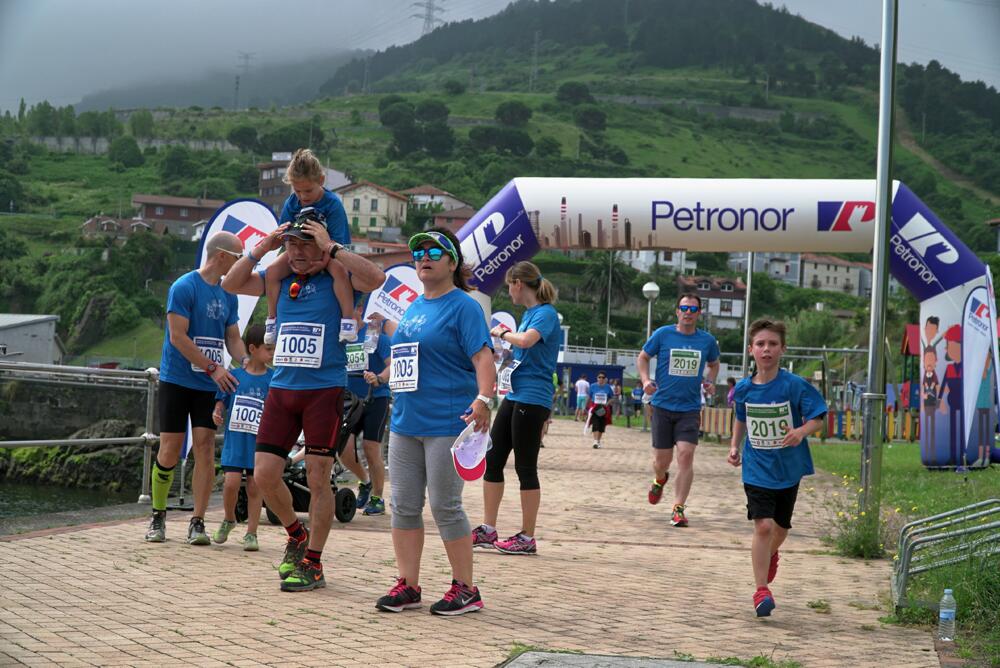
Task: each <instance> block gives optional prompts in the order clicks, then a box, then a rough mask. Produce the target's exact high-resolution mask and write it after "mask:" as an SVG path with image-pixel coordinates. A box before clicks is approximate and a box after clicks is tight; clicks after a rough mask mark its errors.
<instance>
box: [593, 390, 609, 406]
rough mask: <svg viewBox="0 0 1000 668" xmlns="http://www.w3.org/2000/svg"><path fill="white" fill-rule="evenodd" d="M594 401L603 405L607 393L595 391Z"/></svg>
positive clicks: (605, 401) (606, 399)
mask: <svg viewBox="0 0 1000 668" xmlns="http://www.w3.org/2000/svg"><path fill="white" fill-rule="evenodd" d="M594 403H595V404H597V405H598V406H603V405H604V404H606V403H608V395H607V394H605V393H604V392H597V393H595V394H594Z"/></svg>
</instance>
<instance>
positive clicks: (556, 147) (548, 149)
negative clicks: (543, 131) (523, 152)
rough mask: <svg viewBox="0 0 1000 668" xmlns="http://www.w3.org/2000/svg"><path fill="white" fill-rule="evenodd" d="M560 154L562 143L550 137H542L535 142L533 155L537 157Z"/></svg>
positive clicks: (553, 156)
mask: <svg viewBox="0 0 1000 668" xmlns="http://www.w3.org/2000/svg"><path fill="white" fill-rule="evenodd" d="M561 154H562V144H560V143H559V141H558V140H557V139H553V138H552V137H542V138H541V139H539V140H538V141H537V142H535V155H537V156H538V157H539V158H558V157H559V156H560V155H561Z"/></svg>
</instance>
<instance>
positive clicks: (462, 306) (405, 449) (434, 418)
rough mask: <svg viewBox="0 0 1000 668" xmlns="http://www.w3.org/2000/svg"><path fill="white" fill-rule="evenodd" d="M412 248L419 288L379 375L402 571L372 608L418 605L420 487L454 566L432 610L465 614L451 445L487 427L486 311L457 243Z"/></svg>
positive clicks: (446, 235) (474, 604) (444, 234)
mask: <svg viewBox="0 0 1000 668" xmlns="http://www.w3.org/2000/svg"><path fill="white" fill-rule="evenodd" d="M409 246H410V250H411V252H412V253H413V263H414V266H415V267H416V270H417V278H418V279H419V280H420V282H421V283H423V285H424V294H423V295H422V296H420V297H418V298H417V299H416V300H415V301H414V302H413V303H412V304H411V305H410V307H409V308H408V309H407V311H406V313H405V314H404V315H403V319H402V320H401V321H400V322H399V324H398V325H397V326H396V328H395V332H394V333H393V336H392V349H391V350H392V353H391V355H392V357H391V363H390V365H389V368H387V369H385V370H384V371H383V372H382V373H381V374H380V375H379V377H380V379H381V381H382V382H387V383H388V384H389V387H390V389H392V391H393V408H392V418H391V421H390V424H389V479H390V484H391V488H392V545H393V548H394V550H395V553H396V566H397V568H398V569H399V577H398V578H397V580H396V584H395V586H393V587H392V589H390V590H389V593H388V594H386V595H385V596H383V597H382V598H380V599H379V600H378V602H377V603H376V604H375V606H376V607H377V608H378V609H379V610H384V611H387V612H402V611H403V610H407V609H410V608H419V607H420V606H421V600H420V585H419V581H420V557H421V553H422V552H423V546H424V525H423V508H424V494H425V491H424V490H425V489H426V495H427V497H428V498H429V499H430V504H431V512H432V513H433V515H434V521H435V523H436V524H437V526H438V532H439V533H440V535H441V540H442V541H444V548H445V552H446V553H447V554H448V561H449V562H450V563H451V570H452V583H451V588H450V589H449V590H448V592H447V593H446V594H445V595H444V598H442V599H441V600H440V601H438V602H437V603H434V604H433V605H432V606H431V613H432V614H436V615H462V614H465V613H466V612H476V611H478V610H479V609H480V608H482V607H483V601H482V598H481V597H480V595H479V590H478V589H477V588H476V587H475V586H473V584H472V532H471V530H470V526H469V519H468V517H467V516H466V514H465V510H464V509H463V508H462V487H463V484H464V483H463V481H462V479H461V478H460V477H459V475H458V473H456V472H455V468H454V464H453V463H452V454H451V446H452V444H453V443H454V442H455V438H456V437H457V436H458V435H459V434H460V433H461V432H462V430H463V429H465V427H466V424H467V423H472V424H474V425H475V429H476V430H477V431H480V432H485V431H487V430H488V429H489V426H490V410H489V407H488V406H489V401H490V399H491V398H492V394H493V384H494V382H495V381H496V369H495V368H494V366H493V350H492V348H491V346H490V332H489V330H488V329H487V327H486V318H485V316H484V314H483V309H482V307H480V306H479V304H478V303H477V302H476V301H475V300H474V299H472V297H470V296H469V295H467V294H466V292H467V291H468V290H469V287H468V285H467V283H466V276H467V273H468V269H467V268H466V267H465V265H464V263H463V262H462V251H461V247H460V246H459V244H458V240H457V239H455V238H454V237H453V236H452V235H451V233H450V232H448V231H447V230H443V229H440V228H438V229H435V230H430V231H427V232H422V233H420V234H416V235H414V236H413V237H412V238H411V239H410V242H409ZM388 329H391V327H390V328H388ZM388 329H387V331H388Z"/></svg>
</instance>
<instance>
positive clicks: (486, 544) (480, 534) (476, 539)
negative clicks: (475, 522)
mask: <svg viewBox="0 0 1000 668" xmlns="http://www.w3.org/2000/svg"><path fill="white" fill-rule="evenodd" d="M499 538H500V537H499V536H498V535H497V532H496V530H495V529H494V530H493V531H487V530H486V525H485V524H480V525H479V526H477V527H476V528H475V529H473V530H472V548H473V549H477V548H478V549H487V550H489V549H493V548H494V547H496V546H495V545H494V543H496V542H497V539H499Z"/></svg>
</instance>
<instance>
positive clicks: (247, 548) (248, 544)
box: [243, 533, 260, 552]
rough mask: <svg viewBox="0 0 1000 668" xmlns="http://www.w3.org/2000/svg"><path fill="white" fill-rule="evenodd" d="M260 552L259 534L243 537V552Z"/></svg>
mask: <svg viewBox="0 0 1000 668" xmlns="http://www.w3.org/2000/svg"><path fill="white" fill-rule="evenodd" d="M258 550H260V543H258V542H257V534H255V533H248V534H247V535H245V536H243V551H244V552H257V551H258Z"/></svg>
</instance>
